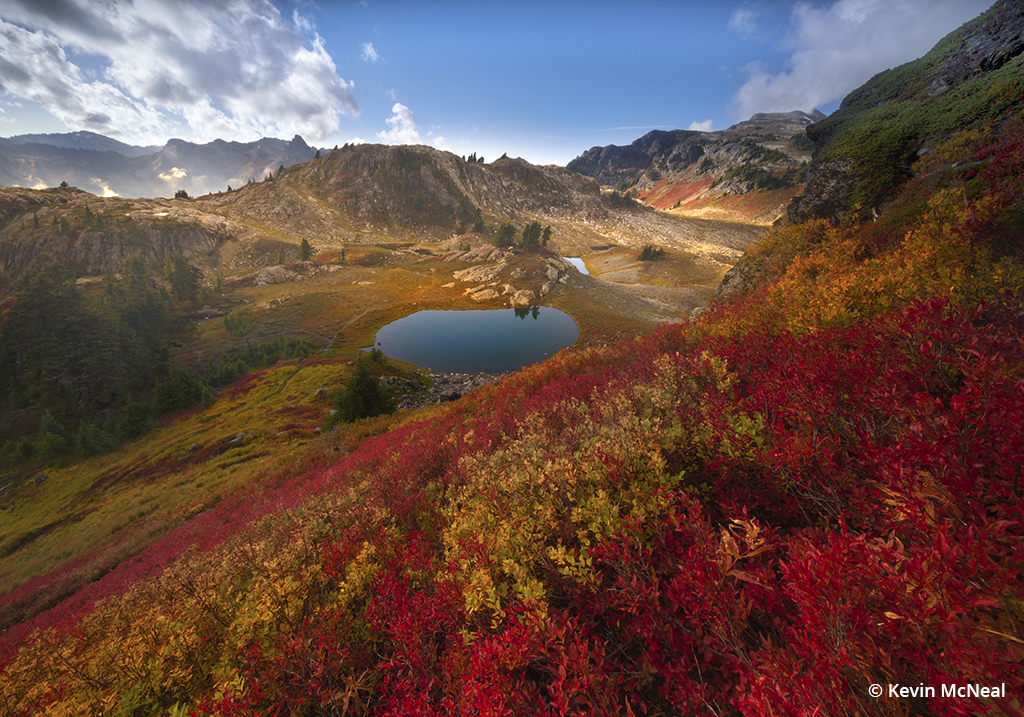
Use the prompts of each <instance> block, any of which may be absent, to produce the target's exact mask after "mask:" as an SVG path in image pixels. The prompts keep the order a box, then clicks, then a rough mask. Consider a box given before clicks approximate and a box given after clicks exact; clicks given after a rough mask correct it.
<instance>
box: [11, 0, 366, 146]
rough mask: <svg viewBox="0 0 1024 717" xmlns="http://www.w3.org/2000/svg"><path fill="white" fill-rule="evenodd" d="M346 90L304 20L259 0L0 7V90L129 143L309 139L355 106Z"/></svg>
mask: <svg viewBox="0 0 1024 717" xmlns="http://www.w3.org/2000/svg"><path fill="white" fill-rule="evenodd" d="M300 32H307V33H311V34H312V39H308V38H307V37H304V36H303V35H301V34H300ZM351 88H352V84H351V83H350V82H346V81H345V80H344V79H342V78H341V77H340V76H339V75H338V72H337V68H336V67H335V64H334V62H333V60H332V59H331V57H330V56H329V55H328V54H327V52H326V51H325V49H324V46H323V40H322V39H321V38H320V37H319V36H318V35H316V34H315V32H314V31H313V29H312V24H311V23H310V22H309V21H308V20H304V19H303V18H302V17H301V16H300V15H298V14H296V15H295V17H294V18H293V21H292V22H287V21H285V20H284V19H283V18H282V17H281V14H280V12H279V11H278V10H277V8H275V7H274V5H273V4H271V3H270V2H269V1H268V0H228V1H226V2H213V3H210V2H205V1H204V0H176V1H175V2H171V1H170V0H114V2H100V1H99V0H63V1H61V2H47V3H37V2H33V1H31V0H11V1H8V2H5V3H4V5H3V6H2V7H0V89H2V90H4V91H6V92H9V93H12V94H14V95H17V96H19V97H22V98H25V99H29V100H33V101H35V102H38V103H39V104H40V105H42V106H43V107H44V108H45V109H47V110H48V111H50V112H51V113H52V114H53V115H55V116H56V117H58V118H59V119H61V120H62V121H64V122H65V123H66V124H68V125H69V126H71V127H74V128H79V129H87V130H91V131H94V132H100V133H103V134H107V135H112V136H118V137H120V138H121V139H123V140H125V141H129V142H135V143H139V144H153V143H162V142H163V141H164V140H166V139H167V138H168V137H169V136H173V135H175V134H182V133H184V134H188V135H190V136H191V137H192V138H194V139H196V140H199V141H209V140H212V139H214V138H216V137H223V136H229V137H232V138H233V139H238V140H242V141H244V140H252V139H257V138H259V137H264V136H277V137H286V138H287V137H291V136H292V135H295V134H301V135H302V136H303V137H305V138H306V139H307V140H310V141H314V142H316V141H320V140H322V139H323V138H324V137H325V136H326V135H328V134H330V133H331V132H333V131H334V130H336V129H337V127H338V123H339V120H340V117H341V115H357V114H359V112H360V111H361V110H360V107H359V105H358V104H357V103H356V101H355V100H354V99H353V97H352V94H351Z"/></svg>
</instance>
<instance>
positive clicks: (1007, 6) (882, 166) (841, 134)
mask: <svg viewBox="0 0 1024 717" xmlns="http://www.w3.org/2000/svg"><path fill="white" fill-rule="evenodd" d="M1022 38H1024V3H1021V2H1020V0H1001V1H1000V2H997V3H996V4H995V5H993V6H992V7H991V8H990V9H989V10H988V11H986V12H985V13H983V14H982V15H981V16H979V17H978V18H976V19H974V20H972V21H970V22H968V23H966V24H965V25H964V26H963V27H961V28H959V29H958V30H955V31H954V32H952V33H950V34H949V35H947V36H946V37H945V38H943V39H942V40H940V41H939V42H938V43H937V44H936V45H935V47H934V48H932V50H931V51H929V52H928V53H927V54H926V55H925V56H924V57H922V58H920V59H918V60H914V61H913V62H908V63H907V64H905V65H902V66H900V67H897V68H894V69H891V70H886V71H885V72H880V73H878V74H877V75H875V76H874V77H872V78H871V79H870V80H868V81H867V82H866V83H864V84H863V85H862V86H860V87H858V88H857V89H856V90H854V91H853V92H851V93H850V94H849V95H847V96H846V98H845V99H844V100H843V101H842V103H841V104H840V106H839V109H837V110H836V111H835V112H834V113H833V114H832V115H830V116H829V117H828V118H827V119H825V120H823V121H821V122H818V123H817V124H815V125H814V126H812V127H810V128H809V129H808V130H807V134H808V136H809V137H810V138H811V139H812V140H813V141H814V142H815V145H816V149H815V153H814V161H813V162H812V163H811V166H810V168H809V171H808V173H807V186H806V188H805V190H804V193H803V196H802V197H800V198H798V199H796V200H795V201H794V202H793V204H792V205H791V207H790V208H789V209H788V211H787V219H788V220H789V221H790V222H802V221H806V220H807V219H817V218H823V219H830V220H832V221H834V222H840V221H844V220H845V221H849V220H851V219H852V220H866V219H870V218H871V217H872V216H875V215H876V214H877V213H878V212H879V211H881V210H882V204H883V203H884V202H885V200H886V197H887V196H889V195H890V192H891V190H892V189H893V187H895V186H896V185H898V184H899V183H900V182H902V181H903V180H904V179H906V178H907V177H908V176H910V175H911V174H912V173H913V171H914V164H915V162H916V161H917V159H918V158H919V157H920V156H922V155H923V154H925V153H927V152H928V151H930V148H932V147H934V146H935V145H936V144H937V143H938V142H941V141H942V140H943V139H945V138H946V137H948V136H949V135H951V134H952V133H954V132H956V131H959V130H960V129H962V128H964V127H967V126H970V125H972V124H975V123H977V122H978V120H979V119H981V116H980V115H979V113H980V112H984V113H985V116H988V117H991V118H992V119H993V120H998V118H999V117H1000V116H1001V115H1002V113H1003V112H1004V111H1005V110H1006V109H1008V108H1010V107H1012V106H1014V105H1016V104H1019V101H1020V98H1019V96H1018V95H1017V93H1007V92H1005V91H1003V90H1002V88H1003V87H1015V86H1019V83H1020V82H1021V76H1022V75H1024V71H1022V70H1021V63H1020V60H1019V59H1018V58H1019V56H1020V55H1021V54H1022V53H1024V39H1022ZM954 89H955V90H956V91H955V92H953V90H954ZM882 122H885V123H888V125H889V126H890V127H898V131H897V130H891V131H888V132H879V131H878V127H879V125H880V123H882Z"/></svg>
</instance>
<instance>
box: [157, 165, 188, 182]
mask: <svg viewBox="0 0 1024 717" xmlns="http://www.w3.org/2000/svg"><path fill="white" fill-rule="evenodd" d="M156 176H158V177H160V179H162V180H164V181H165V182H173V181H174V180H176V179H182V178H184V177H186V176H188V172H186V171H185V170H184V169H182V168H181V167H171V171H170V172H161V173H160V174H158V175H156Z"/></svg>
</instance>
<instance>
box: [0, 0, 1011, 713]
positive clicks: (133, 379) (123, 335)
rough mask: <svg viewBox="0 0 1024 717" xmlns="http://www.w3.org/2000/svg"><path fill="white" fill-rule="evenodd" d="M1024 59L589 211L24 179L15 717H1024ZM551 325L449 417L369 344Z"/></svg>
mask: <svg viewBox="0 0 1024 717" xmlns="http://www.w3.org/2000/svg"><path fill="white" fill-rule="evenodd" d="M1022 29H1024V6H1022V4H1021V3H1020V2H1018V1H1016V0H1013V1H1010V0H1004V1H1003V2H999V3H997V4H996V5H995V6H993V7H992V8H991V9H990V10H988V11H986V12H985V13H983V14H982V15H980V16H979V17H978V18H977V19H975V20H973V21H971V22H969V23H967V24H966V25H964V26H963V27H961V28H960V29H959V30H957V31H955V32H953V33H952V34H950V35H949V36H948V37H946V38H944V39H943V40H942V41H941V42H940V43H939V44H938V45H936V47H935V48H934V49H933V50H932V51H931V52H929V53H928V54H927V55H925V56H924V57H923V58H921V59H920V60H917V61H915V62H912V63H909V64H907V65H903V66H900V67H897V68H895V69H893V70H889V71H887V72H883V73H881V74H879V75H876V76H875V77H872V78H871V79H870V80H868V81H867V82H866V83H865V84H864V85H863V86H862V87H861V88H859V89H857V90H855V91H854V92H853V93H851V94H850V95H849V96H848V97H847V99H846V100H845V101H844V102H843V103H842V105H841V106H840V108H839V109H838V110H837V111H836V112H835V113H833V114H832V115H830V116H829V117H827V118H824V117H819V116H816V115H815V116H812V115H807V114H805V113H794V114H792V115H768V114H765V115H764V116H761V117H760V118H758V117H755V118H753V119H752V120H751V122H754V123H755V124H756V123H758V122H761V123H764V124H765V125H766V124H767V123H769V122H776V123H781V124H783V125H785V126H786V127H789V128H790V129H793V123H794V122H795V123H799V124H800V126H801V127H806V133H805V134H802V135H800V139H797V136H798V133H797V132H796V130H795V129H793V134H792V135H791V136H786V137H784V138H782V139H779V134H778V132H779V130H775V138H774V139H767V138H766V137H765V136H764V135H766V134H770V132H769V130H768V129H764V128H762V129H760V130H755V129H754V126H755V125H751V124H750V123H743V124H744V127H742V128H740V129H739V130H737V131H736V132H735V133H733V134H731V135H730V134H728V133H727V132H723V133H721V135H720V136H711V137H699V136H696V135H695V134H693V133H690V132H686V131H678V132H675V133H665V134H664V136H661V135H659V136H654V137H652V136H651V135H647V136H645V138H643V139H642V140H638V141H637V143H634V145H635V146H634V147H633V148H632V149H630V150H629V151H628V152H626V151H619V150H625V149H626V148H614V147H611V148H607V147H606V148H603V149H602V148H595V149H594V150H590V151H589V152H588V153H586V154H585V155H583V157H582V158H581V159H580V160H578V165H577V166H578V167H581V169H580V171H581V172H582V171H583V169H584V168H589V169H588V173H589V174H590V175H591V176H583V174H579V173H575V172H572V171H570V170H568V169H564V168H559V167H550V166H549V167H536V166H534V165H531V164H529V163H527V162H525V161H523V160H517V159H510V158H508V157H505V158H500V159H497V160H494V161H493V162H491V163H484V162H483V159H482V158H480V159H476V158H475V156H471V158H470V160H468V161H467V160H465V159H461V158H459V157H457V156H456V155H454V154H452V153H448V152H442V151H440V150H436V149H432V148H428V147H424V146H417V147H405V146H383V145H358V146H351V147H350V146H346V147H343V148H341V149H336V150H332V151H325V152H324V153H323V154H322V155H321V156H318V157H312V158H307V159H306V160H305V161H297V162H295V163H292V164H290V165H289V166H281V167H279V168H277V169H276V170H275V172H274V174H273V180H272V181H266V182H255V183H252V184H249V185H246V186H244V187H242V188H240V189H237V190H233V191H231V192H227V193H221V194H210V195H206V196H200V197H196V198H192V199H184V198H182V199H175V200H157V199H149V200H123V199H120V198H99V197H94V196H92V195H87V194H85V193H84V192H80V191H78V190H75V189H72V188H58V189H52V190H30V189H16V188H5V189H3V190H0V221H2V226H0V258H2V259H3V261H4V262H5V263H4V273H3V275H2V279H3V281H4V288H5V290H7V291H8V292H9V293H8V294H7V298H6V299H5V300H4V303H3V306H2V311H3V314H2V317H3V319H2V320H3V326H2V332H3V333H2V347H0V348H2V350H0V380H2V381H3V388H2V390H0V392H2V393H3V394H4V396H5V398H4V399H3V407H4V418H3V422H4V423H3V425H4V431H5V434H7V435H8V436H11V437H12V438H11V440H9V441H8V443H7V444H6V445H5V446H4V447H3V449H2V451H0V460H2V461H3V470H4V476H3V478H0V629H2V630H3V633H2V635H0V711H2V712H3V713H4V714H10V715H95V714H105V715H168V716H169V715H175V716H180V715H196V716H201V715H251V716H256V715H396V716H397V715H493V716H495V717H498V716H501V717H505V716H509V715H665V716H668V715H747V716H750V717H770V716H776V715H794V716H795V715H822V716H824V715H830V716H835V717H841V716H843V717H845V716H846V715H871V716H878V717H882V716H885V717H889V716H893V717H895V716H896V715H942V716H944V717H952V716H953V715H979V714H985V715H1000V716H1003V717H1014V716H1019V715H1021V714H1022V713H1024V665H1022V661H1024V576H1022V569H1024V562H1022V561H1024V524H1022V518H1021V516H1024V480H1022V466H1024V305H1022V296H1024V293H1022V292H1024V108H1022V106H1021V98H1022V97H1024V64H1022V63H1024V55H1022V52H1021V50H1022V49H1024V44H1022V42H1021V39H1020V38H1021V31H1022ZM371 49H372V47H371ZM809 120H813V123H809ZM787 131H789V130H787ZM759 133H760V134H759ZM754 135H758V136H754ZM654 140H657V141H658V142H660V144H659V145H658V148H654ZM704 159H708V160H709V161H708V162H706V163H705V162H704V161H703V160H704ZM584 160H585V161H584ZM275 161H277V160H276V159H275ZM804 161H806V162H808V164H807V165H806V166H802V165H801V162H804ZM638 162H639V163H638ZM644 162H646V163H647V164H646V165H644ZM702 167H703V169H702ZM595 177H596V179H595ZM769 178H772V179H771V180H770V181H769ZM715 181H717V182H718V183H717V184H716V185H715V186H714V188H712V186H711V185H712V183H713V182H715ZM759 182H760V184H759ZM599 183H604V184H608V185H612V186H614V185H615V184H616V183H618V184H619V186H618V189H611V190H610V191H614V192H616V194H614V195H613V194H610V192H609V188H608V187H605V188H602V187H601V186H600V184H599ZM698 185H700V186H698ZM698 195H699V196H698ZM794 197H797V198H796V199H795V200H794V201H792V202H791V203H788V204H785V203H786V202H790V200H791V199H793V198H794ZM677 201H678V202H679V205H678V206H676V202H677ZM716 202H719V203H718V204H716ZM742 202H748V204H746V205H744V204H743V203H742ZM783 204H785V206H783ZM652 205H653V206H652ZM716 207H718V209H719V210H720V212H722V213H724V214H729V216H731V217H732V219H736V218H737V216H739V215H740V214H742V215H743V216H744V217H745V218H746V220H747V221H748V222H751V221H753V220H754V219H756V218H757V217H762V218H765V217H770V219H764V221H762V222H761V225H760V226H753V227H752V226H751V225H749V224H748V225H743V226H740V225H732V224H730V225H728V226H727V227H726V228H721V226H720V225H721V222H715V221H713V220H712V218H711V215H713V214H714V212H713V211H711V210H713V209H715V208H716ZM780 207H781V208H780ZM709 208H710V209H709ZM721 216H722V214H719V215H717V217H718V218H721ZM34 218H37V219H38V221H34ZM776 219H777V220H778V221H775V220H776ZM769 224H771V226H768V225H769ZM505 227H510V229H506V228H505ZM715 227H718V229H715ZM713 230H714V231H718V232H719V233H718V234H714V233H713ZM641 251H643V252H648V256H646V257H645V256H639V254H640V252H641ZM282 256H283V258H284V260H283V261H282V260H279V259H281V258H282ZM562 256H582V257H583V258H584V259H585V260H586V262H587V266H588V268H589V269H590V271H591V274H590V275H588V276H584V275H582V274H580V273H579V272H577V271H575V269H574V268H572V266H571V265H569V263H568V262H567V261H565V260H564V259H562V258H561V257H562ZM641 259H646V260H645V261H641ZM727 271H728V276H727V275H726V273H727ZM723 278H725V281H724V282H723V281H722V280H723ZM719 286H720V287H721V288H720V289H719V290H718V291H717V293H716V289H715V287H719ZM525 292H530V293H529V295H528V294H527V293H525ZM515 297H521V298H522V297H526V298H529V297H534V299H535V300H526V299H524V302H525V304H524V305H523V306H520V305H519V304H518V303H517V301H516V299H515ZM537 303H544V304H550V305H551V306H555V307H558V308H561V309H562V310H564V311H566V312H567V313H570V314H571V315H572V316H573V318H574V319H575V320H576V322H577V323H578V324H579V326H580V340H579V341H578V342H577V343H576V345H575V346H574V347H572V348H571V349H569V350H564V351H561V352H559V353H558V354H557V355H555V356H553V357H552V358H550V359H548V360H546V361H544V362H542V363H539V364H536V365H533V366H529V367H526V368H524V369H523V370H522V371H519V372H515V373H511V374H507V375H504V376H500V377H498V376H495V377H487V379H486V380H480V381H477V382H475V383H474V382H473V381H472V380H471V379H467V385H468V387H467V388H466V389H464V391H460V393H464V395H461V397H458V396H457V395H456V396H452V397H451V398H456V399H457V400H442V399H440V398H438V400H436V401H435V400H428V399H427V398H425V397H426V396H433V395H435V394H431V393H430V391H431V390H432V387H434V386H435V385H440V384H442V383H443V382H444V381H445V380H446V379H445V378H444V377H442V376H438V375H430V374H429V373H427V372H422V371H419V370H418V369H417V368H416V367H413V366H409V365H406V364H401V363H399V362H397V361H393V360H390V359H388V357H387V356H385V355H384V354H383V353H382V352H381V351H379V350H374V351H372V352H371V353H370V354H369V355H367V353H366V352H365V351H360V349H362V348H367V347H370V346H371V345H372V344H373V341H374V339H373V334H374V331H375V330H376V329H377V328H379V327H380V326H382V325H384V324H385V323H387V322H389V321H391V320H394V319H396V318H399V317H401V316H405V315H408V314H411V313H413V312H415V311H418V310H421V309H425V308H434V309H438V308H460V309H464V308H479V307H488V308H498V307H513V306H515V307H516V308H517V310H519V311H522V312H523V313H522V316H524V317H525V316H526V314H527V312H528V308H527V307H528V306H529V305H536V304H537ZM695 308H696V309H701V310H698V311H693V309H695ZM470 388H472V390H470ZM399 405H404V406H412V407H411V408H409V407H407V408H402V409H398V408H397V406H399Z"/></svg>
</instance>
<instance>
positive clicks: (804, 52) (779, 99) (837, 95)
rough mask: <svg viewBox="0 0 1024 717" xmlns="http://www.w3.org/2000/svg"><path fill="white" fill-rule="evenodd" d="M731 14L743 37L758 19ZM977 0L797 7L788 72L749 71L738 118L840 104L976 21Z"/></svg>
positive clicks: (736, 106)
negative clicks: (873, 79) (876, 77)
mask: <svg viewBox="0 0 1024 717" xmlns="http://www.w3.org/2000/svg"><path fill="white" fill-rule="evenodd" d="M742 12H743V11H742V9H741V10H739V11H736V12H735V13H733V17H732V18H731V19H730V22H729V26H730V29H733V30H734V31H736V32H738V33H742V32H743V31H746V30H747V29H750V28H752V27H753V26H752V25H751V24H750V23H751V22H752V20H753V18H750V17H747V16H745V15H742V14H741V13H742ZM978 12H979V8H978V5H977V3H976V2H973V1H972V0H933V1H932V2H929V3H927V5H926V6H925V5H923V4H922V3H921V2H919V1H918V0H836V1H835V2H832V3H831V4H829V5H824V6H822V5H815V4H811V3H809V2H801V3H798V4H797V5H796V6H795V7H794V8H793V10H792V12H791V14H790V28H789V34H788V37H787V39H786V41H785V43H784V48H785V49H786V50H787V51H788V52H789V56H788V57H787V59H786V67H785V69H784V70H782V71H780V72H772V71H770V70H768V69H766V68H765V67H764V66H763V65H761V64H759V63H752V64H750V65H747V66H746V67H745V68H744V69H745V71H746V73H747V81H746V82H745V83H744V84H743V86H742V87H741V88H740V89H739V90H738V91H737V92H736V94H735V95H734V96H733V115H734V116H735V117H736V118H737V119H746V118H748V117H750V116H751V115H752V114H754V113H755V112H788V111H791V110H805V111H810V110H812V109H814V108H815V107H819V106H822V105H828V104H831V103H834V102H838V101H839V100H841V99H842V98H843V97H845V96H846V95H847V94H849V93H850V92H851V91H852V90H854V89H856V88H857V87H859V86H860V85H862V84H864V83H865V82H867V80H868V79H870V78H871V77H872V76H873V75H874V74H876V73H878V72H881V71H882V70H886V69H889V68H891V67H895V66H897V65H901V64H903V63H905V62H909V61H910V60H914V59H916V58H918V57H920V56H921V55H923V54H925V53H926V52H928V50H930V49H931V48H932V47H933V46H934V45H935V43H936V42H938V41H939V40H940V39H941V38H942V37H944V36H945V35H947V34H948V33H949V32H951V31H953V30H955V29H956V28H957V27H958V26H959V25H961V24H962V23H964V22H966V21H967V20H970V19H971V18H972V17H974V16H975V15H977V14H978Z"/></svg>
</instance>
